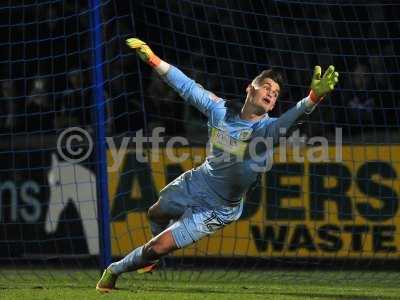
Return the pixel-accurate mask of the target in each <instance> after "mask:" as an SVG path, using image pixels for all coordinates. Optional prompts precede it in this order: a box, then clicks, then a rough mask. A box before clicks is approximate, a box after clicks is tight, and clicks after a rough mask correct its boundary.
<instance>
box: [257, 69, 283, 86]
mask: <svg viewBox="0 0 400 300" xmlns="http://www.w3.org/2000/svg"><path fill="white" fill-rule="evenodd" d="M266 78H270V79H272V80H273V81H275V82H276V83H277V84H278V85H279V88H280V89H281V90H282V88H283V77H282V73H281V72H279V71H278V70H275V69H268V70H264V71H262V72H261V73H260V74H258V75H257V76H256V77H255V78H254V79H253V81H252V82H251V83H252V84H253V85H257V86H259V85H260V84H261V83H262V82H263V81H264V80H265V79H266Z"/></svg>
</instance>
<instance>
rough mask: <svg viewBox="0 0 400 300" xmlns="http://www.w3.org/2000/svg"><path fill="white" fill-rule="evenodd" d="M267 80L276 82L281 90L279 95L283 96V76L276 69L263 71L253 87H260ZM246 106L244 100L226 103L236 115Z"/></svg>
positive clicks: (256, 78)
mask: <svg viewBox="0 0 400 300" xmlns="http://www.w3.org/2000/svg"><path fill="white" fill-rule="evenodd" d="M266 78H270V79H272V80H273V81H275V82H276V83H277V84H278V85H279V88H280V92H279V94H280V95H281V94H282V92H283V76H282V73H281V72H280V71H278V70H276V69H268V70H264V71H262V72H261V73H260V74H258V75H257V76H256V77H255V78H254V79H253V81H252V82H251V83H252V84H253V85H256V86H259V85H260V84H261V83H262V82H263V81H264V80H265V79H266ZM243 105H244V102H243V99H241V100H229V101H226V103H225V106H226V107H227V108H228V109H229V110H230V111H232V112H233V113H234V114H238V113H240V111H241V109H242V107H243Z"/></svg>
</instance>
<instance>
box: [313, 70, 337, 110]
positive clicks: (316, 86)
mask: <svg viewBox="0 0 400 300" xmlns="http://www.w3.org/2000/svg"><path fill="white" fill-rule="evenodd" d="M338 78H339V73H338V72H335V67H334V66H329V68H328V69H327V70H326V71H325V73H324V76H322V78H321V67H320V66H315V68H314V75H313V78H312V80H311V91H310V95H309V97H310V99H311V101H312V102H314V103H318V102H319V101H320V100H321V99H322V98H324V97H325V96H326V95H328V94H329V93H330V92H332V91H333V89H334V88H335V85H336V83H337V82H338Z"/></svg>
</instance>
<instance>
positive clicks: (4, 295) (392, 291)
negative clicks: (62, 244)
mask: <svg viewBox="0 0 400 300" xmlns="http://www.w3.org/2000/svg"><path fill="white" fill-rule="evenodd" d="M99 276H100V274H99V272H98V271H88V270H85V271H82V272H72V271H71V272H68V271H56V270H46V271H37V270H35V271H23V270H18V271H16V270H1V269H0V299H2V300H21V299H37V300H39V299H40V300H46V299H49V300H53V299H58V300H61V299H74V300H78V299H79V300H80V299H88V300H91V299H96V300H98V299H107V300H113V299H121V300H122V299H124V300H128V299H163V300H164V299H173V300H180V299H190V300H194V299H201V300H205V299H218V300H223V299H230V300H231V299H244V300H250V299H264V300H269V299H274V300H283V299H285V300H292V299H296V300H299V299H300V300H302V299H322V300H328V299H340V300H350V299H355V300H358V299H360V300H361V299H365V300H371V299H383V300H385V299H400V287H399V285H398V282H399V278H400V273H396V272H354V271H335V272H327V271H324V272H321V271H307V272H295V271H264V272H260V271H246V272H243V271H241V272H235V271H198V272H196V271H170V270H167V271H159V272H156V273H155V274H153V275H138V274H135V273H131V274H124V275H123V276H122V277H121V278H120V279H119V281H118V284H117V286H118V288H119V289H118V290H116V291H115V292H112V293H109V294H99V293H98V292H96V290H95V285H96V282H97V279H98V278H99Z"/></svg>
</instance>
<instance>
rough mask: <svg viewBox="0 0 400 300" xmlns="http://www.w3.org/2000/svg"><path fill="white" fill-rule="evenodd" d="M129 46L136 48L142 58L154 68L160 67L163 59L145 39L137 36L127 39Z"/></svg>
mask: <svg viewBox="0 0 400 300" xmlns="http://www.w3.org/2000/svg"><path fill="white" fill-rule="evenodd" d="M126 44H127V45H128V47H130V48H132V49H135V50H136V53H137V54H138V55H139V57H140V59H141V60H143V61H144V62H145V63H147V64H149V65H150V66H152V67H153V68H155V67H158V66H159V65H160V63H161V59H160V58H159V57H158V56H157V55H155V54H154V52H153V51H152V50H151V49H150V47H149V46H148V45H147V44H146V43H145V42H143V41H141V40H139V39H137V38H130V39H127V40H126Z"/></svg>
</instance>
